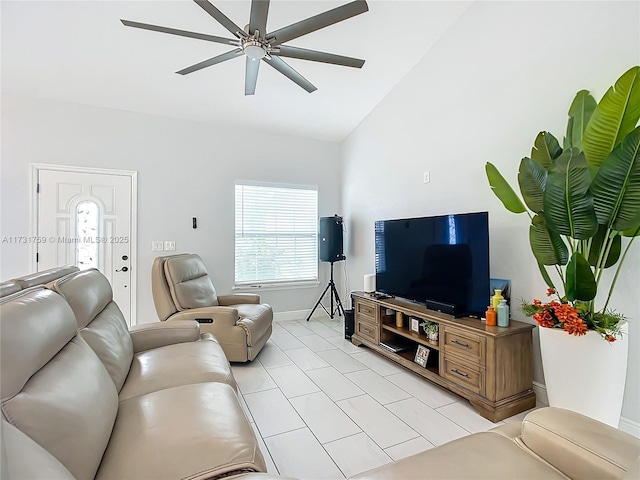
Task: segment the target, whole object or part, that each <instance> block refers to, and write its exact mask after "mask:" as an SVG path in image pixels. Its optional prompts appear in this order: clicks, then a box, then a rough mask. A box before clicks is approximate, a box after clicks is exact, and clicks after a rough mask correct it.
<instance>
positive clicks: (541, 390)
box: [533, 382, 549, 406]
mask: <svg viewBox="0 0 640 480" xmlns="http://www.w3.org/2000/svg"><path fill="white" fill-rule="evenodd" d="M533 392H534V393H535V394H536V403H541V404H543V405H545V406H548V405H549V397H548V396H547V387H545V385H544V383H538V382H533Z"/></svg>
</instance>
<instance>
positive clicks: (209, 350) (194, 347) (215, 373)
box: [119, 334, 237, 401]
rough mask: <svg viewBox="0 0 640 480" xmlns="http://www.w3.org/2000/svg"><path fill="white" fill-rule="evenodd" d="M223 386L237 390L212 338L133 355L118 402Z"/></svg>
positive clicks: (222, 353)
mask: <svg viewBox="0 0 640 480" xmlns="http://www.w3.org/2000/svg"><path fill="white" fill-rule="evenodd" d="M200 382H222V383H226V384H228V385H231V386H232V387H233V388H234V389H236V388H237V386H236V382H235V379H234V378H233V374H232V373H231V366H230V365H229V361H228V360H227V357H226V356H225V354H224V352H223V351H222V347H220V344H219V343H218V342H217V341H216V340H215V338H214V337H213V335H211V334H203V335H202V339H201V340H199V341H197V342H189V343H176V344H173V345H166V346H164V347H159V348H154V349H151V350H145V351H144V352H140V353H137V354H135V355H134V357H133V362H132V363H131V370H130V372H129V376H128V377H127V380H126V382H125V383H124V386H123V387H122V390H121V391H120V397H119V398H120V401H123V400H126V399H128V398H131V397H135V396H139V395H144V394H147V393H151V392H155V391H158V390H162V389H165V388H171V387H177V386H180V385H188V384H191V383H200Z"/></svg>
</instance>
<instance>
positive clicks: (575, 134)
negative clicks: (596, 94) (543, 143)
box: [565, 90, 597, 150]
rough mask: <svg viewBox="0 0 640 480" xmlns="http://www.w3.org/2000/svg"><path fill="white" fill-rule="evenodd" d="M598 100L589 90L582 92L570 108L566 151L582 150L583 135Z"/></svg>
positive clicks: (577, 95) (577, 94)
mask: <svg viewBox="0 0 640 480" xmlns="http://www.w3.org/2000/svg"><path fill="white" fill-rule="evenodd" d="M596 105H597V103H596V100H595V98H593V97H592V96H591V94H590V93H589V91H588V90H580V91H579V92H578V93H576V97H575V98H574V99H573V102H572V103H571V107H569V123H568V124H567V136H566V137H565V149H566V148H571V147H575V148H577V149H579V150H582V135H583V134H584V130H585V128H587V124H588V123H589V119H590V118H591V115H592V114H593V111H594V110H595V109H596Z"/></svg>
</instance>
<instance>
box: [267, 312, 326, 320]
mask: <svg viewBox="0 0 640 480" xmlns="http://www.w3.org/2000/svg"><path fill="white" fill-rule="evenodd" d="M310 311H311V310H291V311H288V312H275V313H274V314H273V321H274V322H289V321H291V320H304V319H306V318H307V316H308V315H309V312H310ZM322 315H326V313H324V312H323V311H322V310H319V309H316V311H315V312H313V316H312V317H311V318H317V317H321V316H322Z"/></svg>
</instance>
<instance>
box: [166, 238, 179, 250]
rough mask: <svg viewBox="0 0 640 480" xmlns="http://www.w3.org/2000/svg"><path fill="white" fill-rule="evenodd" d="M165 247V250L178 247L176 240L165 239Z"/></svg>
mask: <svg viewBox="0 0 640 480" xmlns="http://www.w3.org/2000/svg"><path fill="white" fill-rule="evenodd" d="M164 249H165V250H175V249H176V242H175V241H173V240H165V241H164Z"/></svg>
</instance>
